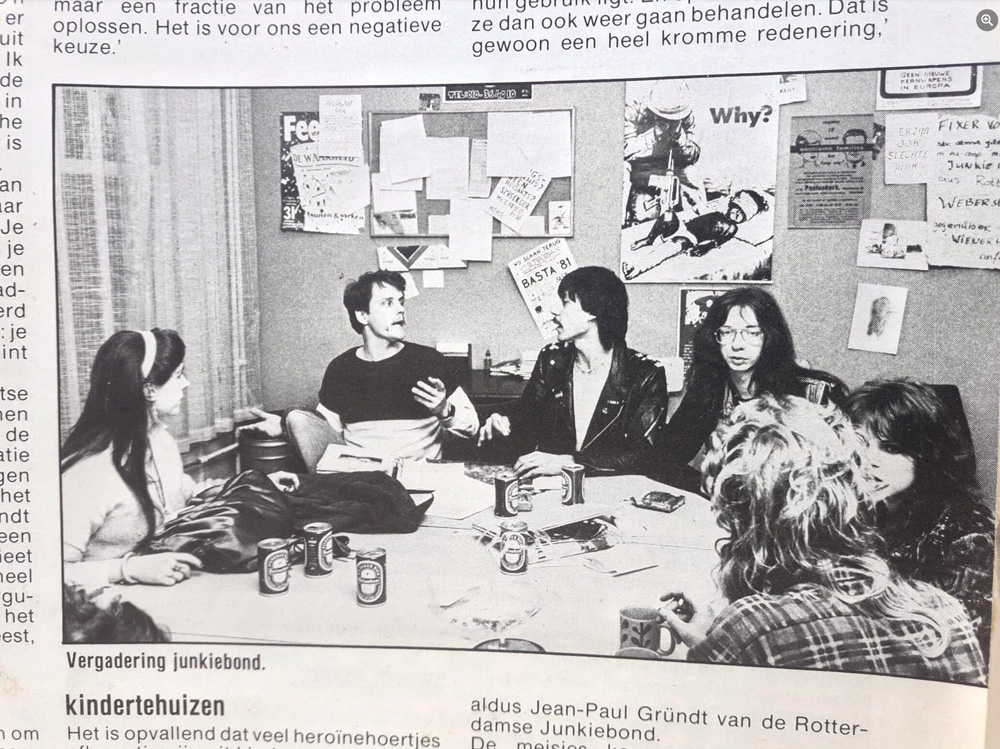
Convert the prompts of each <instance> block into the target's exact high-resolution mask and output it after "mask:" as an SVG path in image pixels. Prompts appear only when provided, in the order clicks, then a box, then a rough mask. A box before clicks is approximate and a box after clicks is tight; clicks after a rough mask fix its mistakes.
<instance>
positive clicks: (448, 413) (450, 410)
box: [441, 402, 455, 421]
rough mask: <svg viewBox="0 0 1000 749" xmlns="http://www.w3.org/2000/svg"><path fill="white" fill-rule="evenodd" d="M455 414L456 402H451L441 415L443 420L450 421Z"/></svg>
mask: <svg viewBox="0 0 1000 749" xmlns="http://www.w3.org/2000/svg"><path fill="white" fill-rule="evenodd" d="M454 415H455V404H454V403H451V402H449V403H448V408H446V409H445V411H444V414H442V415H441V421H448V419H450V418H452V417H453V416H454Z"/></svg>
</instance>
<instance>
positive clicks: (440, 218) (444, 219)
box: [427, 213, 448, 237]
mask: <svg viewBox="0 0 1000 749" xmlns="http://www.w3.org/2000/svg"><path fill="white" fill-rule="evenodd" d="M427 234H428V235H430V236H432V237H446V236H448V214H446V213H445V214H436V213H432V214H431V215H430V216H428V217H427Z"/></svg>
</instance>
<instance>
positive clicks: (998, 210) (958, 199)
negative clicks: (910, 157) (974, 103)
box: [927, 112, 1000, 270]
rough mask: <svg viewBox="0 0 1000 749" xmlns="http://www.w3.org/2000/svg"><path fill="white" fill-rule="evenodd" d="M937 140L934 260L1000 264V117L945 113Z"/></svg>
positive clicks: (931, 212) (931, 189)
mask: <svg viewBox="0 0 1000 749" xmlns="http://www.w3.org/2000/svg"><path fill="white" fill-rule="evenodd" d="M935 141H936V143H937V149H936V153H935V158H934V175H933V178H932V179H931V181H930V182H928V183H927V221H928V222H929V223H930V224H931V237H930V243H929V244H930V247H929V249H928V258H927V260H928V262H929V263H930V264H931V265H950V266H957V267H962V268H993V269H997V270H1000V119H998V118H996V117H991V116H989V115H983V114H953V113H950V112H949V113H947V114H944V113H942V114H941V115H940V116H939V120H938V127H937V132H936V134H935Z"/></svg>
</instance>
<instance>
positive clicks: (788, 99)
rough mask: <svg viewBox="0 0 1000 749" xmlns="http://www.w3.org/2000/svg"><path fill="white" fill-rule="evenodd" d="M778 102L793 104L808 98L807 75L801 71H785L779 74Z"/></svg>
mask: <svg viewBox="0 0 1000 749" xmlns="http://www.w3.org/2000/svg"><path fill="white" fill-rule="evenodd" d="M775 100H776V101H777V102H778V104H792V103H793V102H797V101H805V100H806V77H805V76H804V75H802V74H801V73H783V74H781V75H779V76H778V93H777V94H776V95H775Z"/></svg>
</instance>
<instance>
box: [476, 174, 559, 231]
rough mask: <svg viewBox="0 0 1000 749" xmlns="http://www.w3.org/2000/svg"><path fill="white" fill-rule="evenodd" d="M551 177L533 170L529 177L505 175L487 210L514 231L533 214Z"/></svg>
mask: <svg viewBox="0 0 1000 749" xmlns="http://www.w3.org/2000/svg"><path fill="white" fill-rule="evenodd" d="M549 181H550V180H549V178H548V177H546V176H545V175H543V174H542V173H541V172H536V171H534V170H532V172H531V173H530V175H529V176H527V177H504V178H503V179H501V180H500V181H499V182H498V183H497V186H496V188H495V189H494V190H493V194H492V195H490V199H489V204H488V206H487V212H488V213H489V214H490V215H491V216H493V217H494V218H496V219H498V220H499V221H500V222H501V223H504V224H506V225H507V226H509V227H510V228H511V229H513V230H514V231H520V230H521V224H522V223H523V222H524V220H525V219H526V218H527V217H528V216H529V215H531V212H532V211H533V210H534V209H535V206H536V205H537V204H538V201H539V199H540V198H541V197H542V193H544V192H545V189H546V188H547V187H548V186H549Z"/></svg>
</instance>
